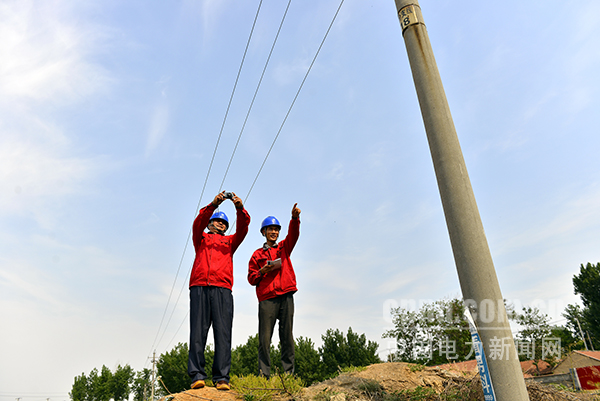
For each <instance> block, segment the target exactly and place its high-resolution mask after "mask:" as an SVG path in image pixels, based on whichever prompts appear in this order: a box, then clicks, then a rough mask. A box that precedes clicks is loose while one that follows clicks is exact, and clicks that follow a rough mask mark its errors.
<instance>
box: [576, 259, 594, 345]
mask: <svg viewBox="0 0 600 401" xmlns="http://www.w3.org/2000/svg"><path fill="white" fill-rule="evenodd" d="M573 287H574V288H575V294H579V296H580V297H581V302H582V303H583V310H582V314H581V315H582V321H581V322H580V323H581V326H582V329H583V330H584V331H586V332H588V333H589V335H590V337H591V339H592V342H593V345H594V348H600V263H598V264H596V265H593V264H591V263H588V264H587V265H585V266H584V265H583V264H582V265H581V267H580V269H579V274H578V275H575V276H573Z"/></svg>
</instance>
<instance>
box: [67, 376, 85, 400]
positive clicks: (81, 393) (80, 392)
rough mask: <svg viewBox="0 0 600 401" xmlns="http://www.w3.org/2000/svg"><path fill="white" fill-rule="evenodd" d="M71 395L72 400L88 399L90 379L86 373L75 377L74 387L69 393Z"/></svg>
mask: <svg viewBox="0 0 600 401" xmlns="http://www.w3.org/2000/svg"><path fill="white" fill-rule="evenodd" d="M69 397H71V400H73V401H85V400H87V399H88V379H87V377H86V376H85V373H82V374H81V376H76V377H75V382H74V383H73V388H72V389H71V392H70V393H69Z"/></svg>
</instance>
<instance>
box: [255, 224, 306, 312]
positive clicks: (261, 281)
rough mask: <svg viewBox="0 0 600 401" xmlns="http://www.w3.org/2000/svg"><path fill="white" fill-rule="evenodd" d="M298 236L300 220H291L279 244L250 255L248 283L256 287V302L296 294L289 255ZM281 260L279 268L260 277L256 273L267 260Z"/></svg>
mask: <svg viewBox="0 0 600 401" xmlns="http://www.w3.org/2000/svg"><path fill="white" fill-rule="evenodd" d="M299 236H300V219H291V220H290V226H289V228H288V233H287V236H286V237H285V239H284V240H283V241H280V242H279V244H277V245H275V246H273V247H270V248H267V247H266V246H263V247H262V248H259V249H257V250H256V251H254V253H253V254H252V258H250V262H249V264H248V282H249V283H250V284H251V285H254V286H256V296H257V297H258V301H259V302H260V301H264V300H265V299H271V298H275V297H277V296H279V295H283V294H287V293H288V292H292V293H293V292H296V291H298V289H297V288H296V274H295V273H294V267H293V266H292V261H291V260H290V255H291V254H292V251H293V250H294V246H295V245H296V242H297V241H298V237H299ZM278 258H281V268H280V269H277V270H271V271H270V272H269V273H267V274H265V275H264V276H261V275H260V273H259V272H258V271H259V270H260V268H261V267H263V266H264V265H266V264H267V261H269V260H275V259H278Z"/></svg>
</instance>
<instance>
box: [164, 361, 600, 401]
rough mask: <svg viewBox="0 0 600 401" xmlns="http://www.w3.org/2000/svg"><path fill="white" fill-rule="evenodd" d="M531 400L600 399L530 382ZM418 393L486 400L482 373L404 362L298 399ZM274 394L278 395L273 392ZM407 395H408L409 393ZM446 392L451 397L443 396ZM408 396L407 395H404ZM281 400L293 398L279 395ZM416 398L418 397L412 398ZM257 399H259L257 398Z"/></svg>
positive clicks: (209, 391) (213, 396) (178, 399)
mask: <svg viewBox="0 0 600 401" xmlns="http://www.w3.org/2000/svg"><path fill="white" fill-rule="evenodd" d="M527 389H528V392H529V398H530V401H580V400H581V401H584V400H585V401H592V400H597V401H598V400H600V396H599V395H598V394H589V393H573V392H569V391H561V390H558V389H556V388H555V387H553V386H547V385H540V384H537V383H531V382H529V383H527ZM421 390H423V392H422V393H419V395H420V397H421V398H418V399H420V400H424V401H425V400H439V399H457V398H451V397H450V396H452V397H456V396H457V395H460V398H458V400H463V401H478V400H483V391H482V390H481V384H480V383H479V376H478V375H477V374H476V373H474V372H458V371H455V370H444V369H440V368H436V367H423V366H418V365H412V364H407V363H402V362H389V363H380V364H375V365H371V366H369V367H367V368H366V369H364V370H362V371H357V372H352V373H344V374H341V375H339V376H338V377H336V378H333V379H330V380H326V381H324V382H321V383H317V384H314V385H312V386H310V387H307V388H305V389H303V390H302V392H301V393H300V394H298V395H297V396H296V397H295V398H296V399H297V400H302V401H350V400H351V401H363V400H364V401H377V400H380V401H386V400H396V401H399V400H402V399H406V400H410V399H411V398H408V397H407V396H406V395H404V396H403V395H402V394H406V392H409V393H410V392H412V393H411V394H412V395H413V396H416V395H417V394H416V393H415V392H419V391H421ZM274 395H275V394H274ZM407 395H408V394H407ZM444 395H446V396H448V397H444ZM405 397H406V398H405ZM275 398H276V399H279V400H284V399H289V398H291V397H285V396H277V397H275ZM240 399H243V396H242V395H241V394H240V393H238V392H236V391H235V388H232V390H230V391H218V390H217V389H215V388H214V387H205V388H203V389H199V390H188V391H185V392H183V393H178V394H173V395H171V396H168V397H164V398H163V399H162V400H161V401H200V400H214V401H233V400H240ZM413 399H416V398H413ZM257 401H258V400H257Z"/></svg>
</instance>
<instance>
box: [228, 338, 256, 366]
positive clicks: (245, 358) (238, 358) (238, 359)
mask: <svg viewBox="0 0 600 401" xmlns="http://www.w3.org/2000/svg"><path fill="white" fill-rule="evenodd" d="M257 372H258V334H255V335H253V336H250V337H248V341H246V344H243V345H238V346H237V347H235V348H234V349H233V351H231V374H233V375H237V376H246V375H251V374H256V373H257Z"/></svg>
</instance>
